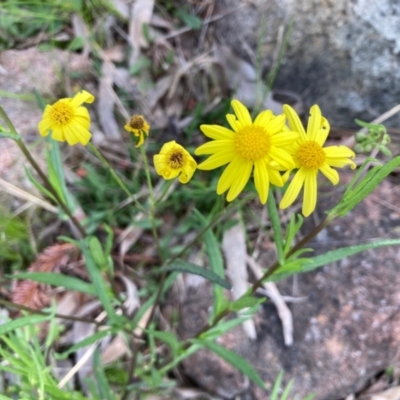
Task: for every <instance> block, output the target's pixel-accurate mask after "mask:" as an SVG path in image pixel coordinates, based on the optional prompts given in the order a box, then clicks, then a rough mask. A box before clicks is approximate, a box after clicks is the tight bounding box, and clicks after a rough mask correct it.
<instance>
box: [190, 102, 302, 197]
mask: <svg viewBox="0 0 400 400" xmlns="http://www.w3.org/2000/svg"><path fill="white" fill-rule="evenodd" d="M231 104H232V107H233V110H234V112H235V114H236V115H234V114H228V115H227V116H226V119H227V120H228V122H229V124H230V126H231V127H232V129H228V128H224V127H222V126H219V125H201V126H200V129H201V131H202V132H203V133H204V134H205V135H206V136H208V137H209V138H211V139H214V141H212V142H208V143H206V144H203V145H201V146H200V147H198V148H197V149H196V151H195V154H196V155H201V154H211V156H210V157H209V158H208V159H207V160H206V161H204V162H202V163H201V164H200V165H199V167H198V168H199V169H203V170H211V169H215V168H218V167H221V166H223V165H225V164H229V165H228V166H227V167H226V168H225V170H224V172H223V173H222V175H221V177H220V178H219V181H218V185H217V193H218V194H222V193H224V192H226V191H227V190H228V189H229V192H228V195H227V197H226V199H227V201H232V200H233V199H235V198H236V197H237V196H238V195H239V194H240V192H241V191H242V190H243V189H244V187H245V186H246V183H247V182H248V180H249V178H250V175H251V173H252V172H253V169H254V183H255V187H256V190H257V192H258V195H259V197H260V201H261V203H263V204H265V203H266V201H267V197H268V189H269V182H271V183H272V184H274V185H276V186H283V180H282V176H281V174H280V173H279V170H286V169H292V168H293V167H294V162H293V159H292V156H291V155H290V154H289V153H288V152H287V151H286V150H284V147H285V146H288V145H289V144H290V143H292V142H293V141H294V140H296V139H297V137H298V133H295V132H290V131H289V130H288V129H287V128H286V131H284V129H285V119H286V118H285V116H284V115H283V114H281V115H278V116H274V114H273V113H272V111H270V110H266V111H263V112H261V113H260V114H259V115H258V116H257V117H256V119H255V120H254V122H253V121H252V120H251V116H250V113H249V111H248V110H247V108H246V107H245V106H244V105H243V104H242V103H241V102H240V101H238V100H233V101H232V103H231Z"/></svg>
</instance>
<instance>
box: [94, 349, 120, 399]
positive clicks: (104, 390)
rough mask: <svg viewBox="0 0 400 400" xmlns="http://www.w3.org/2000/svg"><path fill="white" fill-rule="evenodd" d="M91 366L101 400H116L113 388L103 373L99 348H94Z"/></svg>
mask: <svg viewBox="0 0 400 400" xmlns="http://www.w3.org/2000/svg"><path fill="white" fill-rule="evenodd" d="M93 367H94V375H95V378H96V383H97V388H98V391H99V395H100V398H101V399H102V400H116V396H115V394H114V390H113V389H111V387H110V384H109V383H108V381H107V377H106V374H105V373H104V369H103V363H102V362H101V358H100V352H99V349H96V350H95V352H94V357H93Z"/></svg>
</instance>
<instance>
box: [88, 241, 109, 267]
mask: <svg viewBox="0 0 400 400" xmlns="http://www.w3.org/2000/svg"><path fill="white" fill-rule="evenodd" d="M89 249H90V252H91V253H92V257H93V260H94V262H95V263H96V264H97V266H98V267H99V268H100V270H101V271H106V270H107V266H108V262H107V258H106V256H105V254H104V252H103V247H102V246H101V243H100V240H99V239H97V237H94V236H92V237H91V238H90V239H89Z"/></svg>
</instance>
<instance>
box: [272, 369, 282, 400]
mask: <svg viewBox="0 0 400 400" xmlns="http://www.w3.org/2000/svg"><path fill="white" fill-rule="evenodd" d="M282 378H283V371H280V372H279V374H278V376H277V377H276V379H275V382H274V386H273V388H272V393H271V398H270V400H278V393H279V390H280V388H281V383H282Z"/></svg>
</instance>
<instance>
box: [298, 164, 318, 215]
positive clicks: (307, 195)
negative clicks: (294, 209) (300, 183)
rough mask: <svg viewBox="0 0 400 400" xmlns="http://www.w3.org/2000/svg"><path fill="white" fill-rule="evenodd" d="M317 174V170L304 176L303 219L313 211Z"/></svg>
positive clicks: (315, 200) (315, 198) (315, 199)
mask: <svg viewBox="0 0 400 400" xmlns="http://www.w3.org/2000/svg"><path fill="white" fill-rule="evenodd" d="M317 174H318V170H311V171H307V172H306V174H305V175H306V179H305V181H304V196H303V209H302V212H303V215H304V216H305V217H308V216H309V215H310V214H311V213H312V212H313V211H314V210H315V206H316V204H317Z"/></svg>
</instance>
